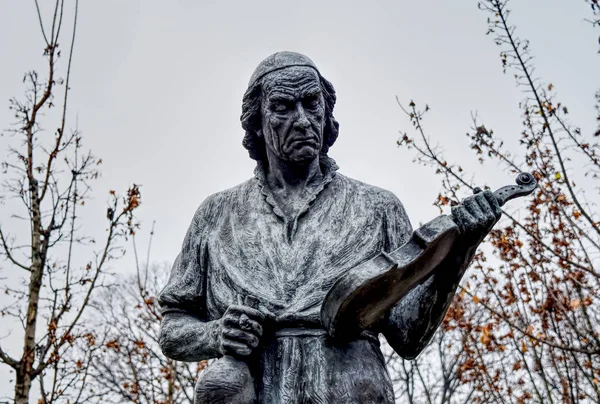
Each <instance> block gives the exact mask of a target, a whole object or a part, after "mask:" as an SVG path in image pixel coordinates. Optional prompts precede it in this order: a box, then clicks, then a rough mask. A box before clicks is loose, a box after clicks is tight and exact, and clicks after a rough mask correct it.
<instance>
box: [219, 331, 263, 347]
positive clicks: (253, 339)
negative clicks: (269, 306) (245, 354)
mask: <svg viewBox="0 0 600 404" xmlns="http://www.w3.org/2000/svg"><path fill="white" fill-rule="evenodd" d="M222 337H223V340H224V341H230V342H235V343H242V344H244V345H246V346H249V347H250V348H256V347H257V346H258V343H259V339H258V337H257V336H256V335H254V334H252V333H249V332H247V331H243V330H239V329H231V328H229V329H225V330H224V331H223V335H222Z"/></svg>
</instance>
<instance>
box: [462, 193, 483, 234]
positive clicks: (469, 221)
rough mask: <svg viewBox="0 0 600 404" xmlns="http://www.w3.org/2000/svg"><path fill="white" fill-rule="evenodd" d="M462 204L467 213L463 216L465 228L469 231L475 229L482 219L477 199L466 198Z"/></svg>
mask: <svg viewBox="0 0 600 404" xmlns="http://www.w3.org/2000/svg"><path fill="white" fill-rule="evenodd" d="M463 205H464V207H465V210H466V211H467V213H468V214H466V215H465V216H464V221H465V228H466V229H467V230H471V231H473V230H476V229H477V228H478V227H479V226H480V223H481V221H482V220H483V219H484V215H483V212H482V211H481V208H479V204H478V203H477V200H475V199H474V198H467V199H465V201H464V202H463Z"/></svg>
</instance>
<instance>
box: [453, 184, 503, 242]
mask: <svg viewBox="0 0 600 404" xmlns="http://www.w3.org/2000/svg"><path fill="white" fill-rule="evenodd" d="M474 192H475V194H474V195H473V196H469V197H467V198H465V200H464V201H463V202H462V203H461V204H460V205H457V206H454V207H452V218H453V219H454V222H455V223H456V224H457V226H458V227H459V229H460V231H461V233H462V234H463V235H464V237H465V238H466V239H467V240H468V241H469V243H470V244H472V245H476V244H479V243H480V242H481V241H482V240H483V238H484V237H485V236H486V235H487V234H488V233H489V232H490V230H492V228H493V227H494V225H495V224H496V223H497V222H498V220H500V217H501V216H502V210H501V208H500V204H499V203H498V200H497V199H496V197H495V196H494V194H493V193H492V191H489V190H488V191H485V192H482V191H481V189H480V188H475V189H474Z"/></svg>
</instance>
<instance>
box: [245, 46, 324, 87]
mask: <svg viewBox="0 0 600 404" xmlns="http://www.w3.org/2000/svg"><path fill="white" fill-rule="evenodd" d="M292 66H304V67H311V68H313V69H315V71H316V72H317V73H318V74H319V77H320V76H321V74H320V73H319V69H317V66H316V65H315V63H314V62H313V61H312V60H310V58H308V56H304V55H303V54H301V53H297V52H289V51H283V52H277V53H274V54H272V55H271V56H268V57H267V58H266V59H265V60H263V61H262V62H260V63H259V64H258V67H257V68H256V70H254V73H252V77H250V82H249V83H248V87H251V86H253V85H254V84H255V83H256V82H257V81H258V80H260V79H262V78H263V77H264V76H266V75H267V74H269V73H272V72H274V71H277V70H281V69H285V68H287V67H292Z"/></svg>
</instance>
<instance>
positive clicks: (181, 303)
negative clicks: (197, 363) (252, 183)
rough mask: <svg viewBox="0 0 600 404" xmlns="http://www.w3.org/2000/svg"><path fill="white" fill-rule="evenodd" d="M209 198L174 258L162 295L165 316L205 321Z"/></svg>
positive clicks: (210, 204) (211, 208) (198, 212)
mask: <svg viewBox="0 0 600 404" xmlns="http://www.w3.org/2000/svg"><path fill="white" fill-rule="evenodd" d="M211 199H212V198H211V197H209V198H207V199H206V200H205V201H204V202H203V203H202V205H200V207H199V208H198V210H197V211H196V213H195V214H194V218H193V219H192V223H191V224H190V227H189V229H188V231H187V233H186V235H185V239H184V241H183V245H182V247H181V252H180V253H179V255H178V256H177V258H176V259H175V263H174V264H173V268H172V270H171V276H170V277H169V281H168V282H167V285H166V286H165V288H164V289H163V290H162V292H161V293H160V295H159V298H158V303H159V305H160V307H161V311H162V314H163V316H164V315H165V314H167V313H175V312H179V313H186V314H191V315H193V316H195V317H198V318H201V319H202V318H206V262H205V257H204V255H205V254H204V251H205V249H206V239H207V235H208V232H209V230H210V229H209V224H210V219H211V216H212V215H211V213H212V210H213V205H214V203H213V202H212V200H211Z"/></svg>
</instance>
